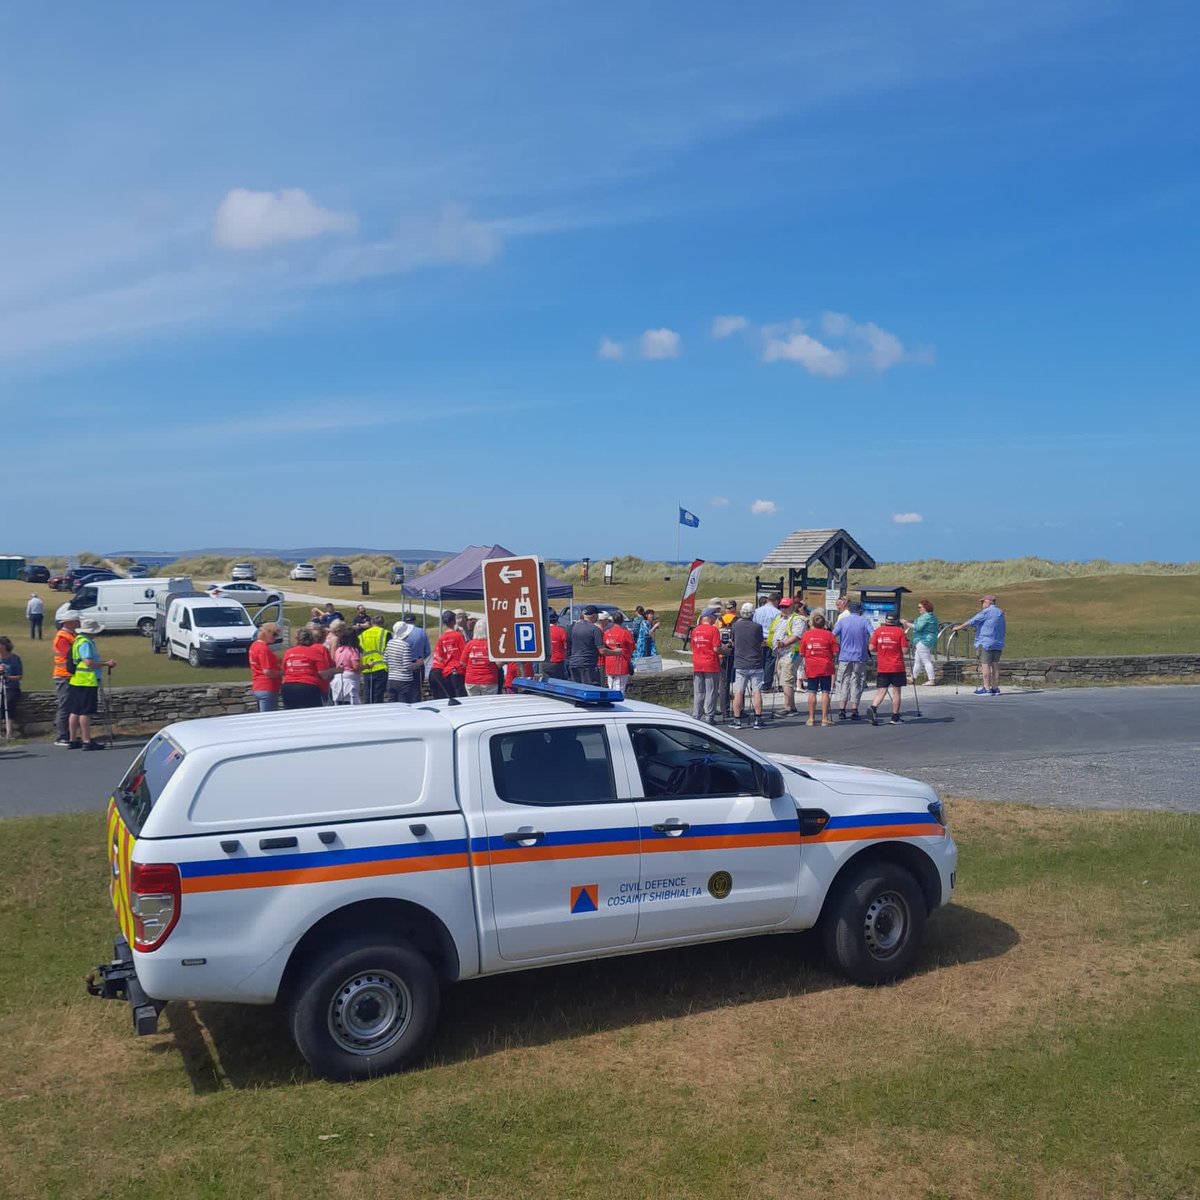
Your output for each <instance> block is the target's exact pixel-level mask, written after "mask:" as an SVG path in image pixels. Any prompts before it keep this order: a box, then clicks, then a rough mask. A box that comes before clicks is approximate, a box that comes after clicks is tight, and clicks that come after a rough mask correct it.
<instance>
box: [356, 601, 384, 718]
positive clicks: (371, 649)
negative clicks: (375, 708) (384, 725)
mask: <svg viewBox="0 0 1200 1200" xmlns="http://www.w3.org/2000/svg"><path fill="white" fill-rule="evenodd" d="M391 636H392V635H391V634H390V633H388V631H387V630H386V629H385V628H384V624H383V618H382V617H381V616H379V615H378V614H376V615H375V616H374V617H372V618H371V623H370V625H368V626H367V627H366V629H364V630H362V632H361V633H359V635H358V648H359V650H360V651H361V652H362V676H363V679H362V691H363V703H364V704H382V703H383V702H384V699H385V698H386V697H385V692H386V690H387V682H388V669H387V662H386V661H385V658H384V655H385V652H386V651H387V647H388V642H389V641H390V640H391Z"/></svg>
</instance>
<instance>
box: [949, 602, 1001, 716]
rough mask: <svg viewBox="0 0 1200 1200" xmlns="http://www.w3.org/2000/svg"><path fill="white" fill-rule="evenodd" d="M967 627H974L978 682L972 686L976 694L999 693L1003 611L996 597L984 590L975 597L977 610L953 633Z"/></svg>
mask: <svg viewBox="0 0 1200 1200" xmlns="http://www.w3.org/2000/svg"><path fill="white" fill-rule="evenodd" d="M967 628H971V629H974V630H975V649H976V650H978V651H979V681H980V686H979V687H977V688H976V689H975V695H977V696H998V695H1000V655H1001V653H1003V651H1004V635H1005V628H1004V610H1003V609H1002V608H1001V607H1000V606H999V605H998V604H997V603H996V597H995V596H993V595H992V594H991V592H988V593H987V595H985V596H980V597H979V611H978V612H977V613H976V614H975V615H974V616H973V617H970V618H969V619H968V620H966V621H964V622H963V623H962V624H961V625H955V626H954V632H955V633H958V632H959V631H960V630H963V629H967Z"/></svg>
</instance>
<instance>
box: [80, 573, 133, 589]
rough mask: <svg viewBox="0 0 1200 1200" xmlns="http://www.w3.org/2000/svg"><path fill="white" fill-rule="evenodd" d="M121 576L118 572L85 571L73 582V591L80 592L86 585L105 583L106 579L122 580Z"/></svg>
mask: <svg viewBox="0 0 1200 1200" xmlns="http://www.w3.org/2000/svg"><path fill="white" fill-rule="evenodd" d="M120 578H121V576H120V575H118V574H117V573H116V571H109V570H100V571H85V572H81V573H80V574H78V575H76V576H75V577H74V579H72V580H71V591H73V592H75V591H78V590H79V588H81V587H82V586H83V585H84V584H85V583H103V582H104V581H105V580H106V579H120Z"/></svg>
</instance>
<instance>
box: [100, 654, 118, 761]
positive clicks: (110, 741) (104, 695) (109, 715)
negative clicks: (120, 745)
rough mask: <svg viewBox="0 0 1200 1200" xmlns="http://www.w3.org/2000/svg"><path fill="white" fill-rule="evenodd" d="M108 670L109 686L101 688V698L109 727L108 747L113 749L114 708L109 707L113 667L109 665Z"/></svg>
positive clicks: (105, 719) (107, 726) (106, 723)
mask: <svg viewBox="0 0 1200 1200" xmlns="http://www.w3.org/2000/svg"><path fill="white" fill-rule="evenodd" d="M106 671H107V673H108V687H102V688H101V689H100V700H101V702H102V703H103V704H104V724H105V727H106V728H107V729H108V748H109V749H110V750H111V749H112V748H113V742H114V741H115V740H116V739H115V738H114V737H113V723H112V710H111V709H110V708H109V707H108V689H109V688H110V687H112V667H107V668H106Z"/></svg>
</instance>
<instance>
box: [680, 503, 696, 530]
mask: <svg viewBox="0 0 1200 1200" xmlns="http://www.w3.org/2000/svg"><path fill="white" fill-rule="evenodd" d="M679 523H680V525H686V526H687V527H688V528H689V529H699V528H700V518H699V517H698V516H696V514H695V513H690V512H688V510H687V509H686V508H683V507H682V506H681V507H680V509H679Z"/></svg>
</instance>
